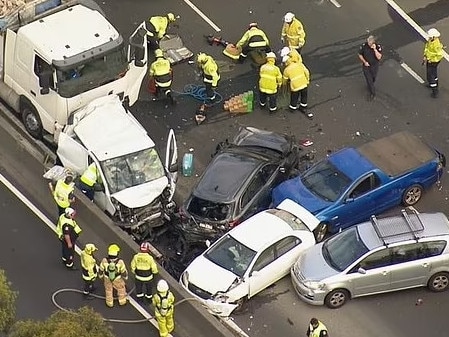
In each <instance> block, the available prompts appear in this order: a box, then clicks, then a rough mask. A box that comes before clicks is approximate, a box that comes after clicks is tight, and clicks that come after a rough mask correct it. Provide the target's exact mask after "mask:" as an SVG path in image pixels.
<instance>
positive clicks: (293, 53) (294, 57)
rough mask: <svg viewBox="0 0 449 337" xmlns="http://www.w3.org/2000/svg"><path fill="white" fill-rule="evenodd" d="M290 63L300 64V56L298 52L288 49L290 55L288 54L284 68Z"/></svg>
mask: <svg viewBox="0 0 449 337" xmlns="http://www.w3.org/2000/svg"><path fill="white" fill-rule="evenodd" d="M292 62H296V63H300V62H302V56H301V54H300V53H298V51H297V50H296V49H294V48H291V47H290V53H289V54H288V60H287V61H286V62H284V63H285V65H286V66H288V65H289V64H290V63H292Z"/></svg>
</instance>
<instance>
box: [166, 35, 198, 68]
mask: <svg viewBox="0 0 449 337" xmlns="http://www.w3.org/2000/svg"><path fill="white" fill-rule="evenodd" d="M159 48H160V49H161V50H162V52H163V53H164V57H165V58H166V59H167V60H169V61H170V64H177V63H180V62H183V61H186V60H190V59H191V58H192V57H193V52H192V51H191V50H189V49H188V48H187V47H186V46H185V45H184V42H183V41H182V39H181V37H180V36H179V35H170V34H167V35H165V36H164V37H163V38H162V39H161V40H160V41H159Z"/></svg>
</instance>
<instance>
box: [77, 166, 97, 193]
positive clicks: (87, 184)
mask: <svg viewBox="0 0 449 337" xmlns="http://www.w3.org/2000/svg"><path fill="white" fill-rule="evenodd" d="M97 180H98V170H97V165H96V164H95V163H91V164H90V165H89V166H88V167H87V169H86V170H85V171H84V173H83V174H82V175H81V178H80V183H79V187H80V190H81V192H83V194H84V195H85V196H86V197H88V198H89V199H90V200H91V201H93V200H94V194H95V190H94V187H95V184H96V183H97Z"/></svg>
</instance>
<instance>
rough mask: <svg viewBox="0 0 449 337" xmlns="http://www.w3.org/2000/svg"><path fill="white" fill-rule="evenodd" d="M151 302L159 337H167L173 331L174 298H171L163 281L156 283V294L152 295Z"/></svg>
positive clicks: (166, 284)
mask: <svg viewBox="0 0 449 337" xmlns="http://www.w3.org/2000/svg"><path fill="white" fill-rule="evenodd" d="M152 302H153V306H154V316H155V317H156V320H157V324H158V327H159V336H160V337H167V336H168V334H169V333H171V332H172V331H173V330H174V329H175V322H174V319H173V315H174V309H175V308H174V305H175V296H173V293H172V292H171V291H170V289H169V287H168V283H167V282H166V281H165V280H160V281H159V282H158V283H157V292H156V294H154V296H153V300H152Z"/></svg>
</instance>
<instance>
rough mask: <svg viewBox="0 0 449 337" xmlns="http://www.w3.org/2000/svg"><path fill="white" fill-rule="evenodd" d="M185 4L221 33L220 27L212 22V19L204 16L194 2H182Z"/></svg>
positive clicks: (186, 0) (185, 0)
mask: <svg viewBox="0 0 449 337" xmlns="http://www.w3.org/2000/svg"><path fill="white" fill-rule="evenodd" d="M182 1H184V2H185V4H186V5H187V6H189V7H190V8H192V9H193V10H194V11H195V12H196V14H198V15H199V16H201V18H202V19H203V20H204V21H206V22H207V23H208V24H209V25H210V26H211V27H212V28H213V29H214V30H215V31H216V32H217V33H218V32H221V29H220V27H218V26H217V25H216V24H215V23H213V22H212V20H211V19H209V18H208V17H207V16H206V14H204V13H203V12H202V11H201V10H200V9H199V8H198V7H196V6H195V5H194V4H193V3H192V2H190V0H182Z"/></svg>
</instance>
